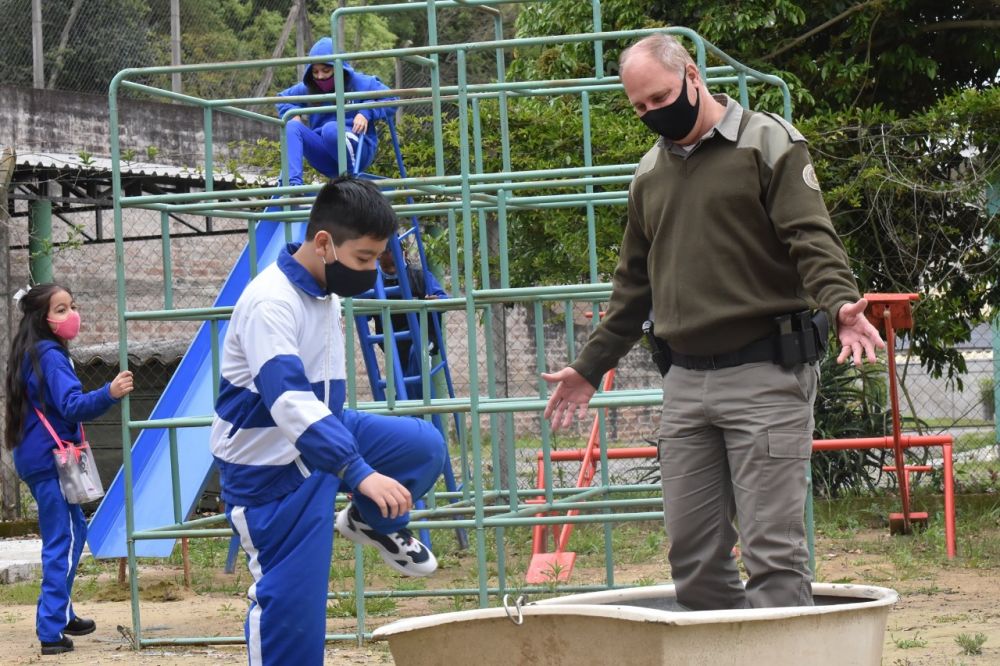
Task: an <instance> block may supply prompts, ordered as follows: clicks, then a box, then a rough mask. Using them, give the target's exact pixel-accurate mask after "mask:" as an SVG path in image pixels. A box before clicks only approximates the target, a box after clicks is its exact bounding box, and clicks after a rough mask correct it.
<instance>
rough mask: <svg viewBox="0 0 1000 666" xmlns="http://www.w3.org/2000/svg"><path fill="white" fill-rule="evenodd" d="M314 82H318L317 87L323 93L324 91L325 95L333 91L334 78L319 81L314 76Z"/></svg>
mask: <svg viewBox="0 0 1000 666" xmlns="http://www.w3.org/2000/svg"><path fill="white" fill-rule="evenodd" d="M313 81H315V82H316V87H317V88H319V89H320V90H321V91H323V92H325V93H328V92H330V91H331V90H333V77H332V76H331V77H330V78H328V79H317V78H316V77H315V76H314V77H313Z"/></svg>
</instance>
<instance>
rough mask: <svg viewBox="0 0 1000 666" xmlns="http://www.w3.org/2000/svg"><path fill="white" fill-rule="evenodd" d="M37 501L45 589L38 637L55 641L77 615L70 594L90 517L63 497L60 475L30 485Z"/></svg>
mask: <svg viewBox="0 0 1000 666" xmlns="http://www.w3.org/2000/svg"><path fill="white" fill-rule="evenodd" d="M30 488H31V495H32V497H34V498H35V503H36V504H38V528H39V531H41V533H42V589H41V593H40V594H39V595H38V612H37V613H36V616H35V631H36V632H37V633H38V640H40V641H45V642H54V641H58V640H60V639H61V638H62V635H63V633H62V632H63V629H64V628H65V627H66V625H67V624H69V622H70V620H72V619H73V618H74V617H76V615H75V614H74V613H73V603H72V602H71V601H70V595H71V594H72V592H73V579H74V578H75V577H76V565H77V564H78V563H79V562H80V554H81V553H82V552H83V545H84V542H85V540H86V538H87V521H86V520H84V517H83V511H82V510H81V509H80V505H78V504H70V503H68V502H67V501H66V498H65V497H63V492H62V488H60V487H59V480H58V479H46V480H44V481H39V482H37V483H34V484H32V485H31V486H30Z"/></svg>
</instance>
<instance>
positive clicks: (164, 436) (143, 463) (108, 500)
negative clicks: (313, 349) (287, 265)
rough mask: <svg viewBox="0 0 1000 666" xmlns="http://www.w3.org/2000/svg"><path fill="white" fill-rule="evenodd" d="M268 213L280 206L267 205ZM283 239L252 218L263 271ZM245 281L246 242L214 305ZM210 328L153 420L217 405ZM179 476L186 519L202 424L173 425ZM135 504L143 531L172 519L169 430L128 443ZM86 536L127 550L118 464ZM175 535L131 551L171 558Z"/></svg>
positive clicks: (114, 552) (203, 462)
mask: <svg viewBox="0 0 1000 666" xmlns="http://www.w3.org/2000/svg"><path fill="white" fill-rule="evenodd" d="M267 210H268V211H269V212H271V211H274V210H277V209H274V208H269V209H267ZM305 226H306V225H305V224H304V223H295V224H293V225H292V240H293V241H296V242H298V241H301V240H302V239H303V237H304V235H305ZM284 246H285V233H284V225H283V224H282V223H279V222H267V221H264V222H260V223H258V225H257V268H258V270H262V269H263V268H264V267H266V266H268V265H269V264H271V263H272V262H273V261H275V260H276V259H277V257H278V253H279V252H280V250H281V249H282V248H283V247H284ZM249 281H250V247H249V244H248V245H247V247H246V248H245V249H244V250H243V253H242V254H241V255H240V258H239V260H238V261H237V262H236V265H235V266H234V267H233V270H232V271H231V272H230V273H229V277H228V278H226V281H225V283H223V285H222V289H221V290H220V291H219V296H218V298H217V299H216V301H215V305H216V306H218V307H223V306H231V305H235V304H236V299H237V298H239V296H240V294H242V293H243V289H244V288H245V287H246V285H247V283H248V282H249ZM226 324H228V321H220V322H219V327H218V330H219V340H220V348H221V340H222V338H223V336H224V335H225V331H226ZM214 380H215V377H214V376H213V374H212V345H211V328H210V326H209V324H208V322H205V323H203V324H202V325H201V328H199V330H198V334H197V335H196V336H195V338H194V342H192V343H191V346H190V347H188V350H187V352H186V353H185V354H184V358H182V359H181V362H180V365H179V366H178V368H177V371H176V372H175V373H174V376H173V378H171V380H170V383H169V384H167V388H166V389H165V390H164V392H163V395H162V396H160V400H159V402H157V404H156V407H155V408H154V409H153V413H152V414H151V415H150V417H149V418H150V419H151V420H152V419H165V418H173V417H184V416H206V415H210V414H212V413H213V411H214V409H213V408H214V399H213V396H212V386H213V382H214ZM176 432H177V458H178V476H179V478H180V494H181V511H182V512H183V517H184V518H187V517H188V516H189V515H190V514H191V511H192V509H193V508H194V505H195V503H196V502H197V501H198V498H199V497H200V496H201V492H202V490H203V489H204V486H205V482H206V481H207V480H208V477H209V474H210V472H211V471H212V454H211V452H210V451H209V443H208V434H209V428H208V427H207V426H205V427H201V428H178V429H177V431H176ZM132 482H133V488H134V490H133V494H132V499H133V504H134V507H135V527H134V529H135V530H145V529H150V528H153V527H162V526H165V525H172V524H174V522H175V521H174V510H173V506H174V504H173V490H172V482H171V473H170V437H169V431H168V430H166V429H156V430H152V429H150V430H143V431H141V432H140V433H139V436H138V437H137V438H136V440H135V443H134V444H133V446H132ZM87 541H88V542H89V544H90V551H91V553H93V555H94V557H97V558H112V557H126V556H127V555H128V551H127V550H126V543H125V474H124V471H123V470H119V471H118V474H117V475H116V476H115V479H114V481H112V482H111V486H110V488H108V491H107V494H106V495H105V496H104V500H103V501H102V502H101V505H100V506H99V507H98V508H97V512H96V513H94V517H93V518H92V519H91V521H90V526H89V527H88V534H87ZM174 541H175V540H174V539H157V540H145V539H143V540H140V541H136V545H135V552H136V555H138V556H140V557H169V555H170V553H171V552H172V551H173V548H174Z"/></svg>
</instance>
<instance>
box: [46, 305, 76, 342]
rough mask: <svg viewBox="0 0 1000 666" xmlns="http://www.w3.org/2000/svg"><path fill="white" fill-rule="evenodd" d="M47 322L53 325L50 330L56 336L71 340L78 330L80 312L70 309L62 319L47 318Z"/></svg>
mask: <svg viewBox="0 0 1000 666" xmlns="http://www.w3.org/2000/svg"><path fill="white" fill-rule="evenodd" d="M48 322H49V323H50V324H52V325H54V326H55V328H54V329H52V332H53V333H55V334H56V337H57V338H61V339H63V340H72V339H73V338H75V337H76V334H77V333H79V332H80V313H79V312H77V311H76V310H70V311H69V315H68V316H67V317H66V318H65V319H63V320H62V321H56V320H54V319H49V320H48Z"/></svg>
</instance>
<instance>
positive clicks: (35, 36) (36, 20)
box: [31, 0, 45, 88]
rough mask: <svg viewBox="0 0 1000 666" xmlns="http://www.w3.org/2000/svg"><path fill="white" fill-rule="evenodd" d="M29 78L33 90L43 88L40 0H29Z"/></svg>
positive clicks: (43, 54)
mask: <svg viewBox="0 0 1000 666" xmlns="http://www.w3.org/2000/svg"><path fill="white" fill-rule="evenodd" d="M31 78H32V85H33V86H34V87H35V88H44V87H45V48H44V43H43V41H42V0H31Z"/></svg>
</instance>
